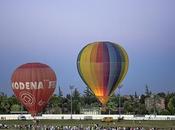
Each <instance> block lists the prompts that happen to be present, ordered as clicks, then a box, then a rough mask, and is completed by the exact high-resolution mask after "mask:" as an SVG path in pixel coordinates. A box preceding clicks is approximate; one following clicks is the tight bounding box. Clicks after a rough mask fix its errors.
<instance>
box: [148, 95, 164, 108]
mask: <svg viewBox="0 0 175 130" xmlns="http://www.w3.org/2000/svg"><path fill="white" fill-rule="evenodd" d="M145 107H146V110H147V111H160V110H164V109H165V99H164V98H162V97H160V96H158V95H151V96H150V97H147V98H145Z"/></svg>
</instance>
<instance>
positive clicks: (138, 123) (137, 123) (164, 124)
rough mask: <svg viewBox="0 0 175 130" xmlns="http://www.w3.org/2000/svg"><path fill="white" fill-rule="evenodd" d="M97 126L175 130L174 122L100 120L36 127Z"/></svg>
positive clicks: (47, 122)
mask: <svg viewBox="0 0 175 130" xmlns="http://www.w3.org/2000/svg"><path fill="white" fill-rule="evenodd" d="M0 124H6V125H8V126H10V127H12V126H13V125H15V124H18V125H25V124H26V125H28V124H34V122H33V121H32V120H21V121H19V120H11V121H9V120H1V121H0ZM95 124H98V125H100V126H105V127H112V126H114V127H116V126H125V127H127V126H128V127H142V126H143V127H145V128H152V127H157V128H166V129H168V128H175V121H125V120H122V121H113V122H102V121H101V120H40V121H38V125H53V126H65V125H67V126H69V125H73V126H80V125H82V126H94V125H95Z"/></svg>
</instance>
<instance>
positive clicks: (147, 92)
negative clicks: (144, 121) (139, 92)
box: [145, 85, 152, 97]
mask: <svg viewBox="0 0 175 130" xmlns="http://www.w3.org/2000/svg"><path fill="white" fill-rule="evenodd" d="M151 93H152V92H151V91H150V90H149V87H148V85H146V86H145V95H146V96H148V97H149V96H151Z"/></svg>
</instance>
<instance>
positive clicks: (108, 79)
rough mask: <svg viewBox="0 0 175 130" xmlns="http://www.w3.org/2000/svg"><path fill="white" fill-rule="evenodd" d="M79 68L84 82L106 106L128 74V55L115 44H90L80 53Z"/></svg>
mask: <svg viewBox="0 0 175 130" xmlns="http://www.w3.org/2000/svg"><path fill="white" fill-rule="evenodd" d="M77 68H78V72H79V74H80V76H81V78H82V79H83V81H84V82H85V83H86V84H87V86H88V87H89V88H90V89H91V91H92V92H93V93H94V94H95V96H96V97H97V98H98V99H99V101H100V102H101V103H102V104H103V105H105V104H106V103H107V101H108V100H109V97H110V96H111V95H112V94H113V93H114V91H115V89H116V88H117V87H118V86H119V84H120V83H121V81H122V80H123V79H124V77H125V75H126V73H127V70H128V55H127V53H126V51H125V50H124V49H123V48H122V47H121V46H120V45H118V44H115V43H111V42H94V43H90V44H88V45H87V46H85V47H84V48H83V49H82V50H81V51H80V53H79V55H78V59H77Z"/></svg>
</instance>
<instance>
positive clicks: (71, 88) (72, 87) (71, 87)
mask: <svg viewBox="0 0 175 130" xmlns="http://www.w3.org/2000/svg"><path fill="white" fill-rule="evenodd" d="M73 89H74V86H72V85H71V86H70V90H71V96H70V97H71V117H70V118H71V119H72V90H73Z"/></svg>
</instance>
